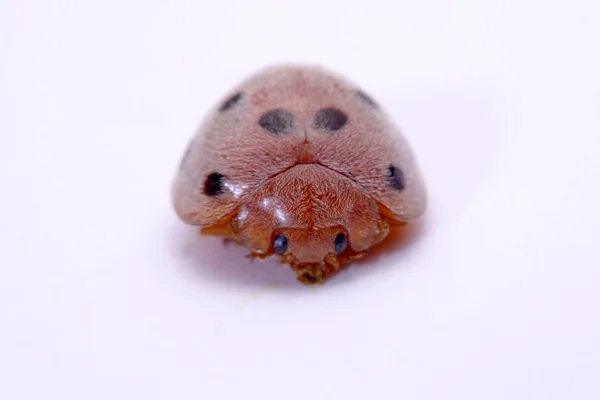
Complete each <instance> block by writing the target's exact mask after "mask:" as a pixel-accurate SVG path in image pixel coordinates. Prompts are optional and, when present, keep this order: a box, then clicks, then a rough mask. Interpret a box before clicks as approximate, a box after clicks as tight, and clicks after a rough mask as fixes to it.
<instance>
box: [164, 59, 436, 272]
mask: <svg viewBox="0 0 600 400" xmlns="http://www.w3.org/2000/svg"><path fill="white" fill-rule="evenodd" d="M172 195H173V205H174V208H175V211H176V213H177V215H178V216H179V218H181V219H182V220H183V221H184V222H186V223H188V224H192V225H197V226H200V227H202V231H203V232H205V233H212V234H220V235H224V236H226V237H229V238H232V239H234V240H236V241H237V242H238V243H240V244H242V245H244V246H245V247H246V248H248V250H249V251H250V255H251V256H252V257H256V258H261V259H263V258H267V257H270V256H273V255H278V256H281V260H282V261H283V262H284V263H286V264H289V265H290V266H291V267H292V268H293V270H294V271H295V272H296V273H297V275H298V279H299V280H300V281H301V282H303V283H307V284H312V283H320V282H323V280H324V279H325V278H326V277H327V276H328V275H330V274H332V273H333V272H335V271H337V270H338V269H339V268H340V267H341V266H342V265H344V264H346V263H347V262H348V261H350V260H353V259H356V258H360V257H362V256H364V255H365V254H366V252H367V251H368V250H369V249H370V248H371V247H372V246H373V245H375V244H377V243H379V242H380V241H382V240H383V239H384V238H385V237H386V236H387V234H388V232H389V229H390V228H391V227H394V226H397V225H403V224H406V223H407V222H409V221H412V220H414V219H416V218H418V217H419V216H421V215H422V213H423V212H424V210H425V204H426V191H425V186H424V183H423V179H422V177H421V173H420V171H419V168H418V166H417V162H416V159H415V157H414V155H413V153H412V151H411V149H410V146H409V144H408V142H407V141H406V139H405V138H404V136H403V135H402V133H401V132H400V130H399V128H398V127H397V126H396V125H395V124H394V123H393V121H391V119H390V118H389V117H388V116H387V115H386V113H385V112H384V111H383V109H382V108H381V107H380V106H379V105H378V104H377V103H376V102H375V101H374V100H373V99H372V98H371V97H370V96H369V95H367V94H366V93H365V92H364V91H362V90H361V89H360V88H358V87H356V85H354V84H353V83H352V82H350V81H348V80H346V79H345V78H343V77H341V76H339V75H336V74H334V73H333V72H331V71H328V70H326V69H324V68H320V67H316V66H294V65H285V66H276V67H271V68H267V69H264V70H262V71H259V72H257V73H255V74H254V75H252V76H250V77H249V78H248V79H246V80H245V81H243V82H241V83H240V84H239V85H238V86H237V87H235V88H234V89H233V90H231V92H230V93H229V94H228V95H227V96H225V98H224V99H223V100H222V101H221V102H220V103H218V104H217V105H216V106H215V107H214V109H213V110H212V111H211V112H210V114H209V115H208V116H207V118H206V119H205V121H204V122H203V123H202V124H201V126H200V128H199V129H198V131H197V132H196V134H195V135H194V137H193V138H192V140H191V142H190V144H189V146H188V149H187V150H186V152H185V154H184V157H183V159H182V161H181V164H180V167H179V171H178V173H177V175H176V177H175V180H174V182H173V191H172Z"/></svg>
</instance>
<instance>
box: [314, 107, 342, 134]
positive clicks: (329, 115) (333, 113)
mask: <svg viewBox="0 0 600 400" xmlns="http://www.w3.org/2000/svg"><path fill="white" fill-rule="evenodd" d="M347 122H348V116H347V115H346V114H345V113H344V112H342V111H340V110H338V109H337V108H323V109H321V110H319V111H317V113H316V114H315V118H314V120H313V128H314V129H318V130H322V131H330V132H335V131H339V130H340V129H342V128H343V127H344V125H346V123H347Z"/></svg>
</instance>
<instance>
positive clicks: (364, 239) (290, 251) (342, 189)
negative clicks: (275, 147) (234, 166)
mask: <svg viewBox="0 0 600 400" xmlns="http://www.w3.org/2000/svg"><path fill="white" fill-rule="evenodd" d="M232 221H234V224H233V226H234V229H233V231H234V233H235V235H236V236H237V237H238V238H239V240H240V241H241V242H242V243H243V244H244V245H245V246H246V247H247V248H248V249H249V250H250V251H251V252H252V253H253V254H255V255H257V256H259V257H264V256H268V255H273V254H279V255H281V256H283V260H284V262H286V263H289V264H290V265H291V266H292V267H293V268H294V269H295V270H296V272H299V273H300V272H301V273H300V275H302V276H303V277H304V278H303V279H306V280H315V281H320V280H321V278H322V275H323V273H326V272H328V271H329V270H332V269H333V270H335V269H337V268H338V267H339V266H340V264H341V263H343V262H344V261H346V260H348V259H350V258H351V257H358V255H359V254H361V253H363V252H364V251H365V250H367V249H368V248H370V247H371V246H372V245H374V244H375V243H377V242H379V241H380V240H381V239H383V237H384V236H385V235H386V234H387V229H385V228H383V226H387V225H385V224H384V220H383V219H382V217H381V215H380V212H379V210H378V208H377V205H376V203H375V201H373V200H372V199H370V198H369V197H368V196H365V195H364V194H363V193H362V192H361V190H360V188H359V187H357V186H356V185H355V184H353V183H352V181H351V180H350V179H348V178H346V177H344V176H342V175H340V174H338V173H336V172H334V171H332V170H330V169H328V168H326V167H323V166H321V165H318V164H298V165H295V166H294V167H292V168H290V169H288V170H287V171H285V172H283V173H281V174H279V175H277V176H276V177H273V178H272V179H270V180H268V181H267V182H265V184H264V185H263V186H261V188H260V189H259V190H257V192H256V193H255V194H254V196H252V197H251V198H249V199H248V201H247V202H245V203H244V204H243V205H242V206H241V207H240V211H238V213H237V215H236V217H235V219H234V220H232Z"/></svg>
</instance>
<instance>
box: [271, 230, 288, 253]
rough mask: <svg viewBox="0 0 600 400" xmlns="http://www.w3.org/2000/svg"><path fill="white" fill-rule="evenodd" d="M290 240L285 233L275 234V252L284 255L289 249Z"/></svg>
mask: <svg viewBox="0 0 600 400" xmlns="http://www.w3.org/2000/svg"><path fill="white" fill-rule="evenodd" d="M287 246H288V241H287V238H286V237H285V235H284V234H283V233H280V234H279V235H277V236H275V240H273V248H274V249H275V253H277V254H279V255H283V253H285V251H286V250H287Z"/></svg>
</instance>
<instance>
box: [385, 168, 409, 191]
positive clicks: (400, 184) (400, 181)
mask: <svg viewBox="0 0 600 400" xmlns="http://www.w3.org/2000/svg"><path fill="white" fill-rule="evenodd" d="M388 173H389V175H388V180H389V183H390V186H391V187H392V188H393V189H395V190H397V191H399V192H401V191H403V190H404V186H405V181H404V173H403V172H402V170H401V169H400V168H398V167H396V166H394V165H390V166H389V167H388Z"/></svg>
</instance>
